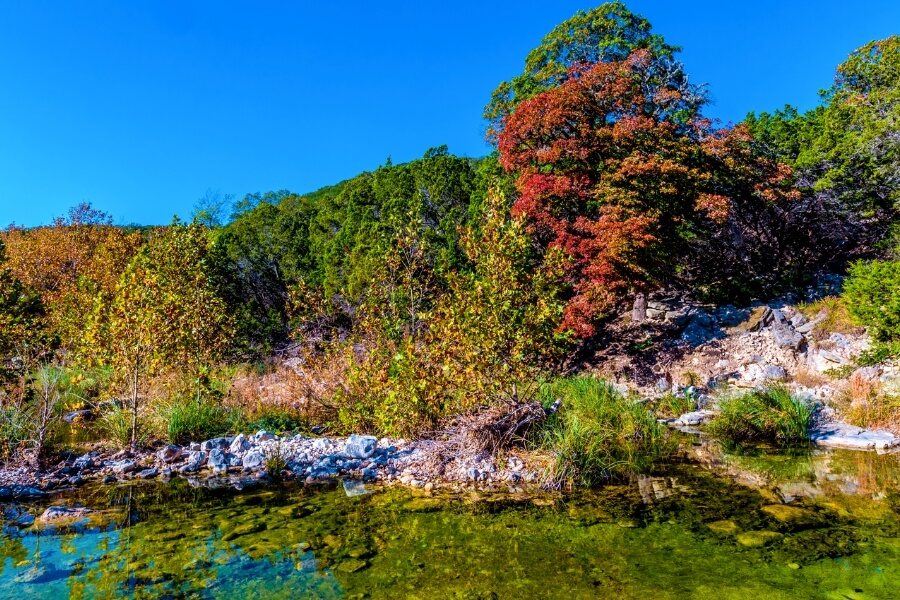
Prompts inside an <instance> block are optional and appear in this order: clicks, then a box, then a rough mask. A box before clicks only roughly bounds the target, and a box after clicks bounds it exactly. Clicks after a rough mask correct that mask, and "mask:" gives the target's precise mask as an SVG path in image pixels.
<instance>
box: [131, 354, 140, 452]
mask: <svg viewBox="0 0 900 600" xmlns="http://www.w3.org/2000/svg"><path fill="white" fill-rule="evenodd" d="M137 413H138V370H137V369H135V370H134V383H133V384H132V387H131V451H132V452H137Z"/></svg>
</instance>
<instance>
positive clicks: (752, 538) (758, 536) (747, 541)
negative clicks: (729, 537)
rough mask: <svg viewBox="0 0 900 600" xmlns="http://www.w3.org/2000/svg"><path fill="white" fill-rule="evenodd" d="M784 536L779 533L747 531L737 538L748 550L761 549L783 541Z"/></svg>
mask: <svg viewBox="0 0 900 600" xmlns="http://www.w3.org/2000/svg"><path fill="white" fill-rule="evenodd" d="M782 537H783V536H782V535H781V534H780V533H778V532H777V531H747V532H745V533H741V534H739V535H738V536H737V538H736V539H737V542H738V544H741V545H742V546H747V547H748V548H760V547H762V546H765V545H767V544H770V543H772V542H774V541H775V540H778V539H781V538H782Z"/></svg>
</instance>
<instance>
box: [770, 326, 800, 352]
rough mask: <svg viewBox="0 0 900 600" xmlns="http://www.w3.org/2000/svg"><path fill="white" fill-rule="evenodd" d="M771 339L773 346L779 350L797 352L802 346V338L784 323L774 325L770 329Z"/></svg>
mask: <svg viewBox="0 0 900 600" xmlns="http://www.w3.org/2000/svg"><path fill="white" fill-rule="evenodd" d="M772 337H773V339H774V340H775V345H776V346H778V347H779V348H791V349H792V350H799V349H800V347H801V346H802V345H803V336H802V335H801V334H800V333H798V332H797V331H795V330H794V329H793V328H792V327H791V326H790V325H787V324H785V323H783V322H782V323H776V324H775V325H774V326H773V327H772Z"/></svg>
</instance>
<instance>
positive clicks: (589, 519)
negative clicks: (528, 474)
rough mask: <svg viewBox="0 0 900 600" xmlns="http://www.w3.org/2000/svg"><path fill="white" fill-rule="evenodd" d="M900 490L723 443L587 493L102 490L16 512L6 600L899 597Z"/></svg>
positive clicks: (862, 468) (824, 455) (882, 462)
mask: <svg viewBox="0 0 900 600" xmlns="http://www.w3.org/2000/svg"><path fill="white" fill-rule="evenodd" d="M898 492H900V461H898V457H897V456H895V455H886V456H878V455H876V454H874V453H853V452H841V451H836V452H835V451H832V452H822V451H817V452H813V453H809V452H807V453H793V454H783V453H774V452H772V453H769V452H765V451H760V450H758V451H754V452H746V451H745V452H733V451H732V452H724V451H722V450H721V448H719V447H717V446H714V445H713V446H695V447H693V448H690V449H689V451H688V453H687V454H686V456H685V458H684V459H683V460H682V461H679V462H676V463H673V464H669V465H666V466H665V467H663V468H661V469H660V470H658V471H657V472H655V473H652V474H651V475H648V476H642V477H639V478H635V479H634V480H633V481H631V482H630V483H628V484H622V485H614V486H608V487H606V488H604V489H602V490H599V491H594V492H581V493H576V494H555V495H553V494H550V495H547V494H539V495H527V494H525V493H518V494H516V493H478V492H462V493H459V494H455V495H453V494H443V495H435V496H428V495H426V494H424V493H419V494H415V493H413V492H410V491H407V490H400V489H375V488H373V489H372V493H369V494H366V495H360V496H354V497H349V496H348V495H347V494H346V493H345V490H344V489H343V487H342V486H337V487H334V486H332V487H325V488H322V487H318V488H310V487H302V486H293V487H290V486H288V487H282V488H277V489H274V488H267V489H260V490H256V491H247V490H244V491H242V492H235V491H233V490H218V491H216V490H207V489H199V488H192V487H190V486H189V485H188V484H187V483H186V482H184V481H179V482H173V483H169V484H162V483H157V484H152V483H151V484H141V485H135V486H133V487H127V486H119V487H112V488H94V489H91V490H81V491H80V492H79V493H78V495H77V496H68V497H59V498H55V499H54V500H53V501H52V502H50V503H56V504H69V505H75V504H76V503H80V504H81V505H84V506H88V507H90V508H92V509H96V510H97V511H98V512H97V513H94V515H93V516H92V518H91V520H90V521H87V522H80V523H76V524H74V525H70V526H61V527H56V528H49V527H47V526H44V527H38V526H36V525H35V524H33V523H32V524H29V523H30V521H31V520H32V516H33V515H39V514H40V513H41V512H42V511H43V510H44V509H45V508H46V506H47V504H49V503H44V504H43V505H5V506H4V507H3V510H4V515H5V517H4V519H5V522H4V527H3V535H2V538H0V560H2V562H0V597H2V598H16V599H25V598H94V597H100V598H119V597H129V596H130V597H137V598H158V597H173V598H180V597H188V598H423V599H424V598H473V599H474V598H541V599H550V598H715V599H717V600H722V599H726V598H742V599H744V598H753V599H754V600H760V599H765V598H792V599H793V598H897V597H900V494H898ZM785 502H787V504H784V503H785ZM785 507H787V508H785Z"/></svg>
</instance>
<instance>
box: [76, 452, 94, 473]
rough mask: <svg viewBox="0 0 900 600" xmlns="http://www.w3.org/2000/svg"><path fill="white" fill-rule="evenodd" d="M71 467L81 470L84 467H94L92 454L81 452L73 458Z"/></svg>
mask: <svg viewBox="0 0 900 600" xmlns="http://www.w3.org/2000/svg"><path fill="white" fill-rule="evenodd" d="M72 468H74V469H76V470H78V471H83V470H85V469H93V468H94V456H93V455H92V454H91V453H90V452H88V453H87V454H83V455H81V456H79V457H78V458H76V459H75V462H73V463H72Z"/></svg>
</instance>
